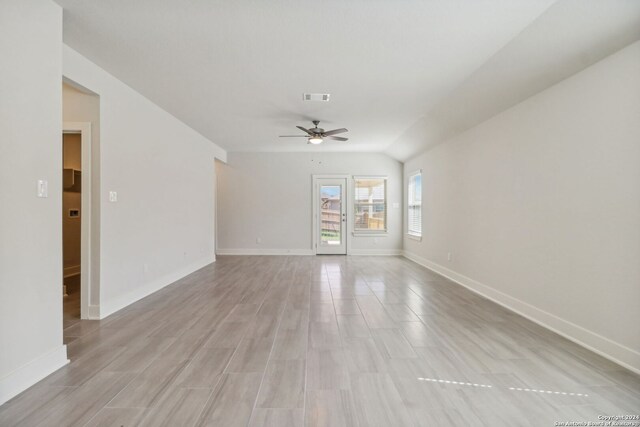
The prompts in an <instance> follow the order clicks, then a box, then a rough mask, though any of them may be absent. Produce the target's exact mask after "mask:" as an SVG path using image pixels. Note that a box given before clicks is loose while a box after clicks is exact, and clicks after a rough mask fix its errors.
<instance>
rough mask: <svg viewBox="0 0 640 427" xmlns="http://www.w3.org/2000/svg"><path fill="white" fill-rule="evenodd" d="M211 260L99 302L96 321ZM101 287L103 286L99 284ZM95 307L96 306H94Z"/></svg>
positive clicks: (191, 265) (209, 259) (196, 263)
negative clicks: (109, 299)
mask: <svg viewBox="0 0 640 427" xmlns="http://www.w3.org/2000/svg"><path fill="white" fill-rule="evenodd" d="M211 262H212V261H211V258H207V259H204V260H200V261H198V262H195V263H193V264H190V265H189V266H187V267H185V268H183V269H181V270H178V271H175V272H173V273H171V274H167V275H165V276H162V277H160V278H157V279H155V280H152V281H150V282H148V283H146V284H144V285H142V286H140V287H138V288H136V289H134V290H132V291H131V292H128V293H126V294H124V295H122V296H120V297H118V298H115V299H113V300H111V301H100V306H99V309H98V311H99V313H98V315H99V317H98V319H104V318H105V317H107V316H109V315H111V314H113V313H115V312H116V311H118V310H121V309H123V308H125V307H126V306H128V305H130V304H133V303H134V302H136V301H138V300H141V299H142V298H144V297H146V296H148V295H151V294H152V293H154V292H157V291H159V290H160V289H162V288H164V287H165V286H168V285H170V284H172V283H173V282H175V281H177V280H179V279H182V278H183V277H185V276H187V275H189V274H191V273H193V272H194V271H196V270H199V269H201V268H202V267H205V266H207V265H209V264H211ZM101 286H104V285H102V284H101ZM94 307H97V306H94Z"/></svg>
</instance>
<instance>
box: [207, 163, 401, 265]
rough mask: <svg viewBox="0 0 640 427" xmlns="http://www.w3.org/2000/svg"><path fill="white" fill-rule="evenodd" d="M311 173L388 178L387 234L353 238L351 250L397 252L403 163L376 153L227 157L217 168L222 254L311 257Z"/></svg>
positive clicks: (219, 251) (359, 252)
mask: <svg viewBox="0 0 640 427" xmlns="http://www.w3.org/2000/svg"><path fill="white" fill-rule="evenodd" d="M313 174H349V175H386V176H388V183H387V198H388V218H387V221H388V230H389V232H388V235H387V236H385V237H368V236H365V237H362V236H351V235H349V237H348V238H349V246H350V248H351V251H350V253H352V254H364V253H371V254H377V253H381V254H382V253H385V254H392V253H399V251H400V250H401V248H402V209H401V208H400V207H399V208H395V209H394V208H393V207H392V206H393V203H394V202H395V203H398V204H399V206H402V204H401V202H402V183H401V181H402V164H401V163H399V162H398V161H396V160H393V159H391V158H390V157H388V156H386V155H384V154H377V153H370V154H365V153H318V154H313V153H229V158H228V163H227V164H226V165H222V166H221V167H219V168H218V253H219V254H223V253H227V254H228V253H245V254H246V253H300V254H309V253H311V251H312V212H311V211H312V184H311V179H312V178H311V176H312V175H313ZM257 238H261V239H262V243H260V244H258V243H256V239H257Z"/></svg>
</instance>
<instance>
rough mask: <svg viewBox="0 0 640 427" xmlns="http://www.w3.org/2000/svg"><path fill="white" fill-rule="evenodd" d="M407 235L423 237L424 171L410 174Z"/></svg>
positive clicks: (416, 237) (416, 238) (418, 238)
mask: <svg viewBox="0 0 640 427" xmlns="http://www.w3.org/2000/svg"><path fill="white" fill-rule="evenodd" d="M407 235H408V237H409V238H412V239H415V240H420V239H421V238H422V171H417V172H414V173H413V174H411V175H409V184H408V187H407Z"/></svg>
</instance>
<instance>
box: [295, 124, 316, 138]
mask: <svg viewBox="0 0 640 427" xmlns="http://www.w3.org/2000/svg"><path fill="white" fill-rule="evenodd" d="M296 127H297V128H298V129H300V130H301V131H303V132H306V133H308V134H309V135H311V136H313V132H311V131H310V130H308V129H305V128H303V127H302V126H296Z"/></svg>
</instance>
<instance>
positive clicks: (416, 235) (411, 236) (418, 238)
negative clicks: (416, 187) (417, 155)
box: [405, 169, 422, 242]
mask: <svg viewBox="0 0 640 427" xmlns="http://www.w3.org/2000/svg"><path fill="white" fill-rule="evenodd" d="M416 175H420V180H421V181H422V169H417V170H415V171H413V172H411V173H410V174H409V175H407V182H406V184H405V188H406V189H407V204H406V208H407V216H406V220H407V228H406V230H405V234H406V236H407V238H409V239H411V240H416V241H418V242H420V241H422V231H421V232H420V233H416V232H415V231H411V230H409V183H410V182H411V178H413V177H414V176H416ZM420 188H421V189H422V187H420ZM421 199H422V197H421ZM420 218H422V202H421V203H420ZM420 230H422V224H420Z"/></svg>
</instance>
